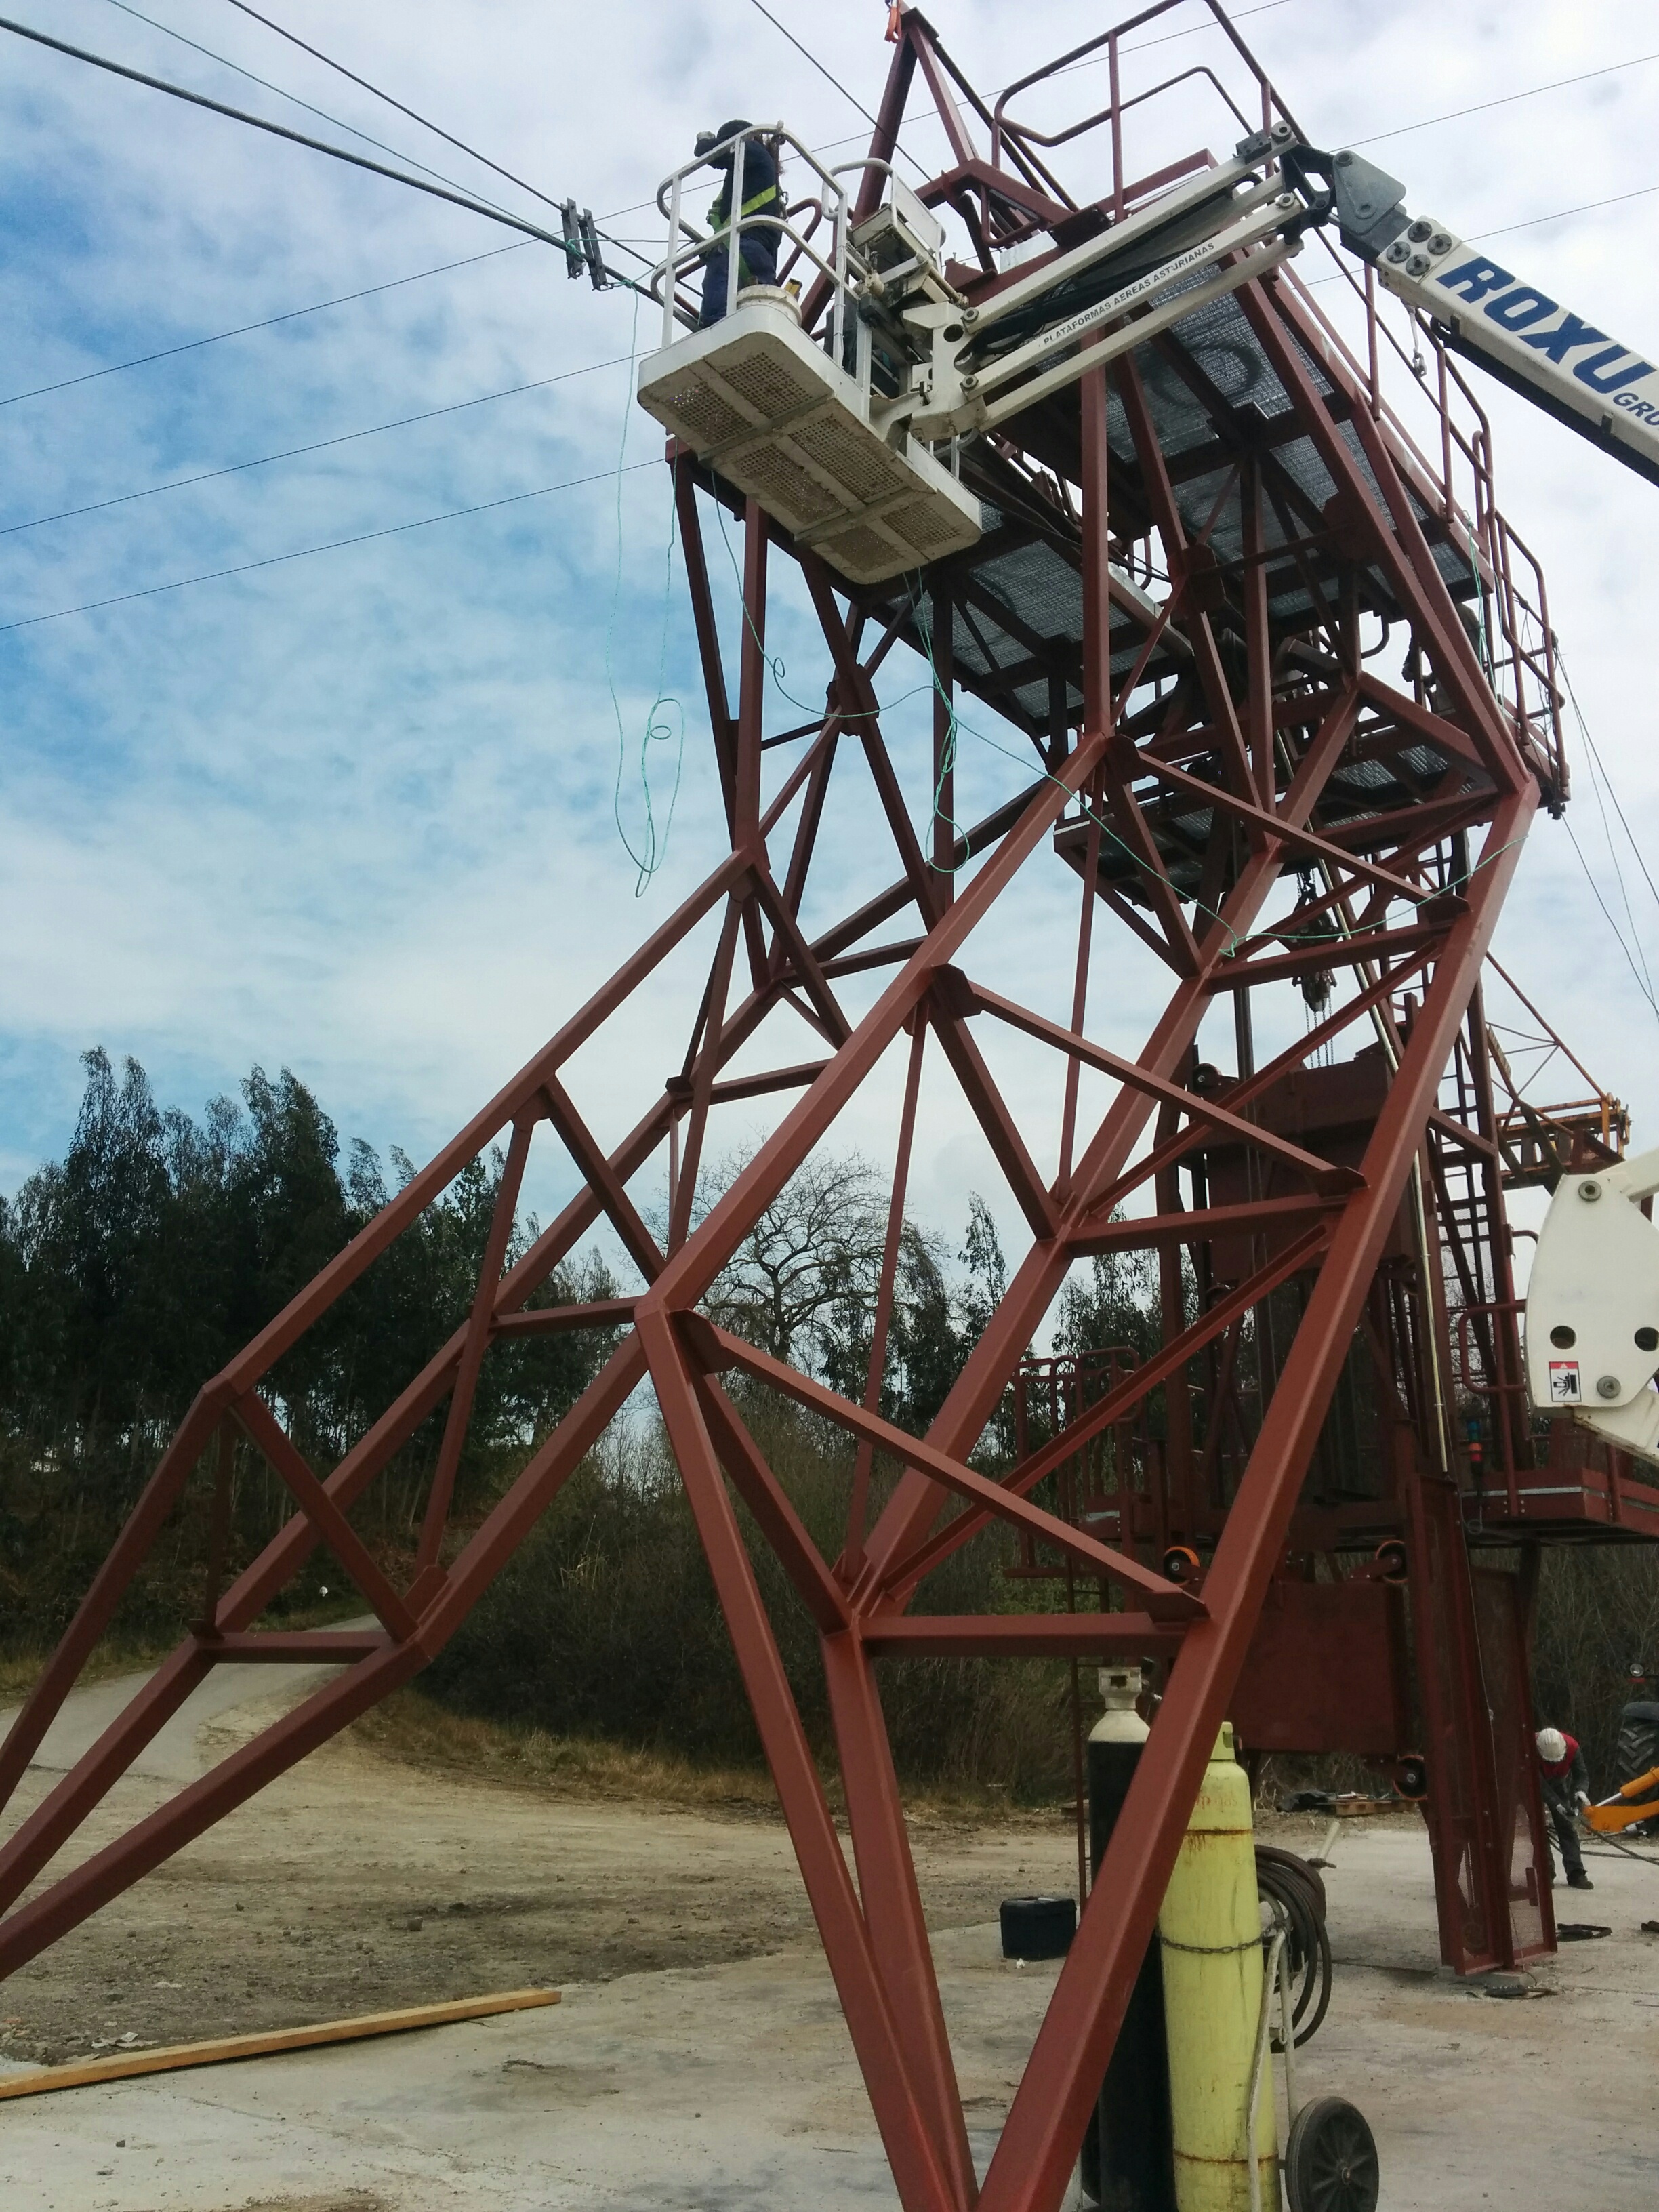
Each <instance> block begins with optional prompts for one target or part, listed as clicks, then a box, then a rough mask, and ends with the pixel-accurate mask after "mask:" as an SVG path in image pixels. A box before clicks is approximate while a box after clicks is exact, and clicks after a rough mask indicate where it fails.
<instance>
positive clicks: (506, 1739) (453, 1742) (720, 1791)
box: [349, 1689, 1062, 1829]
mask: <svg viewBox="0 0 1659 2212" xmlns="http://www.w3.org/2000/svg"><path fill="white" fill-rule="evenodd" d="M349 1735H350V1738H351V1740H352V1741H355V1742H356V1743H359V1744H362V1745H363V1746H365V1747H368V1749H370V1750H372V1751H374V1752H376V1753H379V1754H380V1756H381V1757H383V1758H386V1759H397V1760H398V1761H399V1762H400V1763H401V1764H403V1765H409V1766H415V1767H420V1768H424V1769H425V1770H426V1771H428V1772H433V1773H443V1774H451V1775H454V1776H457V1777H463V1776H464V1777H465V1778H468V1779H470V1780H473V1781H477V1780H480V1779H483V1780H488V1781H490V1782H495V1783H501V1784H506V1785H507V1786H509V1787H516V1788H520V1789H526V1790H546V1791H548V1792H550V1794H555V1795H557V1796H562V1797H574V1798H586V1799H591V1800H594V1801H604V1802H611V1803H616V1802H631V1803H635V1804H637V1803H640V1802H649V1803H651V1804H653V1805H683V1806H685V1807H687V1808H690V1809H691V1810H694V1811H696V1812H702V1813H729V1814H742V1815H746V1816H748V1817H750V1818H753V1817H757V1816H758V1817H762V1818H767V1819H781V1817H782V1815H781V1810H780V1808H779V1805H778V1800H777V1793H776V1791H775V1790H774V1789H773V1786H772V1778H771V1777H770V1775H769V1773H768V1772H767V1771H766V1770H765V1768H764V1767H759V1766H756V1767H741V1766H720V1765H706V1766H705V1765H700V1764H698V1763H696V1761H693V1760H691V1759H683V1758H680V1757H678V1756H677V1755H676V1754H675V1753H671V1752H654V1751H641V1750H637V1749H635V1748H634V1747H632V1746H629V1745H627V1744H619V1743H606V1742H604V1741H597V1740H594V1739H592V1738H586V1737H580V1736H556V1735H549V1734H548V1733H547V1731H546V1730H545V1729H538V1728H527V1729H519V1728H513V1727H510V1726H508V1725H507V1724H506V1723H502V1722H500V1721H490V1720H481V1719H478V1718H477V1717H474V1716H471V1715H469V1714H462V1713H455V1712H452V1711H450V1710H449V1709H448V1707H447V1706H445V1705H439V1704H438V1703H437V1702H436V1701H435V1699H431V1698H428V1697H426V1696H424V1695H423V1694H422V1692H420V1691H419V1690H418V1689H405V1690H398V1691H394V1692H393V1693H392V1696H391V1697H389V1698H388V1699H386V1701H385V1703H384V1704H382V1705H377V1706H376V1707H375V1708H374V1711H372V1712H369V1713H366V1714H365V1715H364V1716H363V1717H362V1719H361V1720H359V1721H356V1722H355V1723H353V1725H352V1727H351V1729H350V1730H349ZM823 1782H824V1792H825V1795H826V1796H827V1797H828V1798H829V1803H830V1806H831V1808H832V1809H833V1810H834V1811H835V1812H836V1813H837V1814H839V1813H840V1812H841V1811H842V1790H841V1781H840V1778H839V1776H837V1775H835V1774H833V1773H829V1774H826V1775H825V1776H824V1778H823ZM1061 1809H1062V1808H1057V1807H1053V1806H1040V1807H1030V1806H1024V1807H1021V1806H1014V1805H1012V1804H1011V1803H1010V1802H1009V1796H1008V1793H1007V1791H1006V1790H998V1789H996V1788H994V1787H989V1788H987V1787H984V1786H981V1785H977V1784H961V1785H959V1786H955V1787H952V1786H948V1785H944V1786H942V1785H940V1784H932V1785H930V1786H929V1787H928V1788H927V1790H925V1791H922V1792H920V1793H916V1794H912V1795H907V1797H906V1800H905V1810H906V1812H907V1814H908V1816H909V1818H910V1820H911V1821H912V1822H913V1823H915V1824H919V1825H921V1826H947V1825H948V1826H967V1827H979V1826H999V1827H1002V1826H1027V1825H1029V1826H1032V1827H1036V1828H1043V1829H1046V1828H1051V1827H1052V1826H1053V1825H1054V1820H1055V1817H1056V1814H1058V1813H1059V1812H1060V1810H1061Z"/></svg>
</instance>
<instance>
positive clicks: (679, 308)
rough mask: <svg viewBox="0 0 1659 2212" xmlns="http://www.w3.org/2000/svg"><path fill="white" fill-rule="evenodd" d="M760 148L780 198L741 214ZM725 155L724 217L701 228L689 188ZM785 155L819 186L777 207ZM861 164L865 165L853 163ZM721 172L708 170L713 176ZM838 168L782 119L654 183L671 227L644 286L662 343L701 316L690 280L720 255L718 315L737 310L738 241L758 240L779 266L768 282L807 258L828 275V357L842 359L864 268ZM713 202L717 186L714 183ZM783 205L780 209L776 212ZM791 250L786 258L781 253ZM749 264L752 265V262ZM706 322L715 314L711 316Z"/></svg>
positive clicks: (727, 141) (753, 128)
mask: <svg viewBox="0 0 1659 2212" xmlns="http://www.w3.org/2000/svg"><path fill="white" fill-rule="evenodd" d="M757 146H763V147H764V149H765V152H766V155H767V158H768V161H769V165H772V164H775V168H776V173H777V175H778V179H779V192H780V199H779V202H776V203H775V204H774V209H773V210H756V211H755V212H754V213H752V214H745V213H744V208H745V206H746V204H747V202H748V199H749V198H750V197H751V195H750V193H749V191H748V190H747V187H746V185H745V181H744V179H745V176H747V177H748V178H749V179H751V180H752V179H753V178H754V177H755V176H756V175H757V174H759V173H762V172H761V170H760V165H759V164H758V163H757V161H756V160H755V158H754V153H753V151H752V149H755V148H757ZM727 153H729V154H730V155H731V161H732V166H731V170H730V182H729V184H728V185H726V191H725V197H726V208H727V210H728V214H727V217H726V221H725V222H723V223H721V224H720V226H719V227H718V228H715V229H704V228H702V227H701V226H700V225H698V224H697V223H696V222H693V221H692V220H691V219H690V216H688V215H687V213H686V211H685V201H686V198H687V197H688V193H687V185H688V184H690V181H691V180H692V179H695V178H696V177H697V176H698V175H699V174H700V173H709V170H710V162H711V161H712V160H713V159H714V157H715V156H718V155H722V154H727ZM786 155H787V158H788V159H790V160H791V161H799V162H800V163H802V164H803V165H804V166H805V168H806V169H807V170H808V171H809V172H810V173H811V177H812V179H813V180H814V182H815V184H816V186H817V190H816V191H815V192H814V193H813V194H812V196H811V197H808V198H805V199H801V200H797V201H796V202H794V203H793V204H787V205H782V204H781V191H782V185H783V175H782V172H783V165H784V161H785V158H786ZM864 166H865V165H864V164H854V167H864ZM712 175H713V176H714V177H715V178H718V177H719V176H720V171H719V170H714V171H713V172H712ZM840 176H841V173H840V172H837V171H836V170H832V169H826V168H825V167H823V163H822V162H821V161H819V160H818V159H817V155H815V154H813V153H812V152H811V149H809V148H808V147H805V146H804V145H803V144H802V143H801V142H800V140H799V138H797V137H794V136H793V133H792V132H790V131H786V130H785V128H784V127H783V125H781V123H769V124H754V125H750V126H749V127H748V128H747V129H745V130H743V131H736V132H734V133H733V134H732V136H731V137H729V138H724V139H722V140H721V141H720V143H719V144H718V145H716V146H714V147H713V148H711V149H710V150H709V152H708V153H707V154H702V155H697V156H696V158H695V159H694V160H692V161H687V162H685V163H684V165H683V166H682V167H679V168H678V169H676V170H675V171H674V173H672V175H671V176H668V177H665V178H664V179H663V181H662V183H661V184H660V185H659V186H658V188H657V206H658V209H659V212H660V213H661V214H662V216H664V217H665V220H666V222H667V224H668V250H667V252H666V253H665V255H664V256H663V258H662V259H661V260H660V261H659V262H658V263H657V264H656V265H655V267H654V268H653V270H652V271H651V274H650V276H649V277H648V278H647V290H648V291H649V293H650V295H651V297H652V298H653V300H657V301H660V303H661V307H662V342H663V343H664V345H665V346H669V345H671V344H672V343H674V340H675V337H676V335H677V331H676V327H675V326H676V325H677V324H679V325H684V327H685V328H687V329H691V330H695V329H696V327H697V326H698V324H699V321H700V320H701V319H702V304H703V303H702V300H701V299H700V298H696V297H694V296H693V295H692V294H691V292H690V280H691V279H692V278H693V277H694V276H695V275H696V271H697V270H700V269H702V270H705V271H706V270H707V269H708V265H709V264H710V263H711V262H713V261H714V259H715V258H716V257H717V256H718V255H720V254H722V253H723V254H724V256H725V259H726V270H725V275H726V300H725V304H724V306H723V307H722V309H721V311H720V312H721V313H722V314H723V315H729V314H731V313H732V312H733V311H734V310H735V309H736V307H737V305H738V295H739V294H740V292H741V291H742V290H744V289H746V287H745V285H744V268H743V246H744V240H745V239H750V240H757V241H763V243H764V246H765V248H766V252H765V255H764V258H766V259H769V260H772V261H774V262H775V263H778V264H781V266H780V267H779V269H778V273H777V276H776V277H775V279H774V280H773V281H775V282H776V283H786V282H787V280H788V277H789V276H790V273H791V271H793V270H795V269H796V268H798V267H799V266H800V265H801V264H802V263H803V262H804V263H805V264H807V265H808V266H809V267H810V268H811V269H813V270H816V271H817V274H818V275H819V276H822V277H824V278H827V279H828V282H829V320H828V324H827V326H826V337H827V343H828V349H829V354H830V356H831V358H832V359H834V360H836V361H837V362H844V361H845V359H846V357H847V337H848V330H849V327H853V328H855V327H856V325H849V320H848V319H849V316H851V315H852V313H853V311H854V291H853V287H854V283H856V282H857V281H858V280H859V278H860V277H861V276H863V274H864V273H865V272H864V270H863V268H862V265H861V264H860V262H859V260H858V257H857V256H856V255H855V254H854V252H853V251H852V248H851V246H850V243H849V239H848V232H849V230H850V228H851V209H850V205H849V202H848V195H847V191H846V187H845V186H844V185H842V183H841V181H840ZM715 195H716V202H717V204H718V199H719V197H720V187H719V186H718V185H716V187H715ZM780 207H781V211H778V210H779V209H780ZM826 223H827V224H828V226H829V237H828V239H827V240H822V241H821V242H817V234H818V233H819V232H820V231H821V230H822V229H823V226H824V225H825V224H826ZM791 247H793V252H789V253H788V258H787V261H786V260H785V258H784V256H785V252H786V250H787V248H791ZM750 265H751V266H752V265H755V264H754V263H752V262H751V264H750ZM711 319H713V318H711Z"/></svg>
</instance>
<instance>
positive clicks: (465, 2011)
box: [0, 1990, 559, 2097]
mask: <svg viewBox="0 0 1659 2212" xmlns="http://www.w3.org/2000/svg"><path fill="white" fill-rule="evenodd" d="M557 2002H559V1992H558V1991H557V1990H498V1991H497V1992H496V1994H495V1996H487V1997H453V1998H452V1999H451V2000H450V2001H449V2002H447V2003H446V2004H430V2005H413V2006H411V2007H410V2008H408V2009H407V2010H405V2011H403V2012H368V2013H361V2014H359V2015H358V2016H357V2017H356V2019H355V2020H327V2021H319V2023H318V2024H317V2025H316V2026H315V2027H274V2028H271V2029H270V2030H269V2032H268V2033H265V2034H263V2035H225V2036H221V2037H219V2038H218V2039H217V2040H216V2041H215V2042H212V2043H174V2044H170V2045H166V2046H165V2047H163V2048H161V2049H158V2050H155V2051H118V2052H116V2053H113V2054H112V2056H111V2057H107V2058H89V2059H88V2060H86V2061H85V2063H83V2064H81V2065H78V2066H43V2067H42V2068H41V2069H40V2071H39V2072H38V2073H35V2074H14V2075H10V2076H9V2077H0V2097H38V2096H39V2095H40V2094H41V2093H42V2092H43V2091H45V2090H47V2089H79V2088H83V2087H85V2086H86V2085H87V2084H88V2082H93V2081H125V2080H126V2079H127V2078H128V2077H129V2076H130V2075H135V2074H170V2073H172V2072H173V2071H174V2070H175V2069H177V2068H179V2067H182V2066H222V2065H225V2064H227V2063H229V2062H230V2061H231V2060H233V2059H237V2058H267V2057H270V2056H271V2055H272V2054H273V2053H275V2052H276V2051H307V2050H310V2049H312V2048H313V2046H314V2045H317V2044H319V2043H354V2042H356V2041H357V2040H358V2039H360V2038H362V2037H363V2036H368V2035H403V2034H406V2033H408V2031H409V2030H410V2028H415V2027H450V2026H452V2025H453V2023H454V2022H455V2021H463V2020H487V2019H489V2016H490V2015H492V2014H494V2013H501V2012H528V2011H530V2010H531V2009H532V2008H533V2007H535V2006H538V2005H553V2004H557Z"/></svg>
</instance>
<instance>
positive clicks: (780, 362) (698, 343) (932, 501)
mask: <svg viewBox="0 0 1659 2212" xmlns="http://www.w3.org/2000/svg"><path fill="white" fill-rule="evenodd" d="M757 293H759V294H760V295H761V296H759V297H757V296H756V295H757ZM639 398H640V404H641V407H643V408H644V409H645V410H646V411H647V414H650V415H653V416H655V417H656V419H657V421H658V422H660V423H662V425H663V426H664V428H666V429H668V430H670V431H671V432H672V433H673V435H674V436H675V437H677V438H678V439H679V440H681V441H682V442H683V443H684V444H685V445H687V446H689V447H690V448H691V450H692V452H693V453H696V456H697V459H699V460H700V461H703V462H706V463H707V464H708V466H709V467H711V468H713V469H714V470H716V471H718V472H719V474H720V475H721V476H722V477H725V478H726V481H727V483H732V484H735V485H736V486H737V487H738V490H739V491H744V492H748V493H750V495H752V496H753V497H754V498H756V499H757V500H758V501H760V503H761V505H762V506H763V507H764V508H765V510H766V512H767V513H769V515H771V516H773V517H774V518H775V520H777V521H779V522H781V524H782V525H783V526H784V528H785V529H786V530H787V531H788V532H790V534H791V536H792V537H793V538H794V540H795V542H796V544H798V545H801V546H810V547H811V549H812V550H814V551H816V552H818V553H821V554H822V555H823V557H824V559H825V560H826V561H828V562H829V563H830V565H831V566H832V567H833V568H838V569H840V571H841V572H842V574H843V575H844V576H847V577H849V578H850V579H851V580H852V581H853V582H854V583H858V584H875V583H880V582H881V581H882V580H884V578H886V577H889V576H896V575H898V574H901V573H902V571H903V570H905V569H907V568H921V567H924V566H925V565H926V564H927V563H928V562H933V561H938V560H940V559H942V558H943V557H944V556H945V555H946V554H950V553H959V552H961V551H962V550H963V549H964V548H965V547H967V546H969V545H973V544H976V543H977V542H978V539H979V537H980V534H981V529H982V526H983V525H982V521H981V512H980V503H979V501H978V500H977V499H976V498H975V496H974V495H973V493H972V492H970V491H967V490H964V489H963V486H962V485H961V484H960V483H957V480H956V478H955V477H953V476H952V475H951V472H950V471H949V470H948V469H946V468H944V467H942V466H941V465H940V464H939V462H938V461H936V460H935V459H933V455H932V454H931V453H929V452H928V451H927V447H924V446H921V445H919V444H918V443H917V442H916V441H915V439H913V438H910V437H908V436H904V435H902V434H901V438H902V442H901V443H900V444H898V445H890V444H889V443H888V441H886V439H884V437H882V436H881V435H880V434H879V432H878V431H877V430H875V429H873V428H872V426H871V424H870V422H869V421H868V420H867V419H866V414H865V410H864V406H863V404H862V395H861V394H860V390H859V387H858V385H857V384H856V383H855V382H854V380H853V379H852V378H851V377H850V376H848V375H847V374H846V373H845V372H844V371H843V370H842V369H841V368H837V367H836V363H835V362H833V361H831V360H830V359H829V356H828V355H827V354H825V353H824V352H823V350H822V349H821V348H820V347H818V346H817V345H814V344H813V343H812V341H811V339H810V338H809V337H806V336H805V333H804V332H803V331H802V330H801V328H800V325H799V320H798V319H797V315H796V311H795V307H794V304H793V301H791V300H790V299H789V297H788V295H787V294H785V293H783V292H781V291H779V290H775V289H773V288H772V287H770V286H767V287H765V288H762V287H760V286H753V287H750V289H748V290H747V291H745V292H744V294H743V295H741V297H740V298H739V301H738V306H737V307H736V308H735V309H734V310H733V311H732V313H731V314H729V315H727V316H726V317H725V318H724V319H722V320H721V321H720V322H718V323H714V324H711V325H710V326H709V327H708V329H707V330H704V331H696V333H695V334H694V335H693V336H692V337H688V338H682V339H680V340H679V342H678V343H677V344H675V345H671V346H667V347H665V349H663V350H662V351H661V352H660V353H654V354H652V355H651V356H649V357H648V358H647V360H645V361H644V362H641V365H640V385H639Z"/></svg>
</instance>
